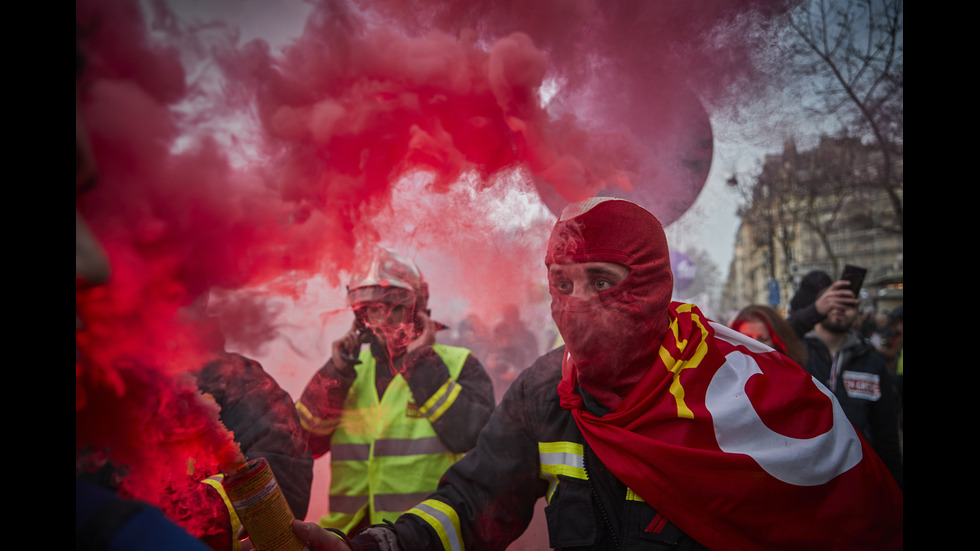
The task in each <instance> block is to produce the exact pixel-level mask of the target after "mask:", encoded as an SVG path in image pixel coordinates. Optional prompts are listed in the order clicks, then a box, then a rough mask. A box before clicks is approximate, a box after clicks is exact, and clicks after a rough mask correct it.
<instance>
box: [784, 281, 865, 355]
mask: <svg viewBox="0 0 980 551" xmlns="http://www.w3.org/2000/svg"><path fill="white" fill-rule="evenodd" d="M849 286H850V282H848V281H845V280H840V281H833V280H831V279H830V276H829V275H827V272H823V271H820V270H814V271H812V272H810V273H808V274H806V275H805V276H803V280H802V281H801V282H800V288H799V289H798V290H797V291H796V294H795V295H793V298H792V299H791V300H790V303H789V307H790V310H789V323H790V325H792V327H793V330H794V331H795V332H796V335H797V336H798V337H800V338H803V336H804V335H806V334H807V332H808V331H810V330H811V329H813V326H814V325H816V324H817V323H819V322H820V321H822V320H823V319H824V318H826V317H827V314H829V313H830V310H831V309H833V308H835V307H850V306H853V307H857V304H858V299H857V297H855V296H854V293H852V292H851V290H850V289H848V288H847V287H849Z"/></svg>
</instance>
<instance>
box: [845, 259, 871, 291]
mask: <svg viewBox="0 0 980 551" xmlns="http://www.w3.org/2000/svg"><path fill="white" fill-rule="evenodd" d="M867 273H868V270H867V269H865V268H862V267H860V266H852V265H850V264H845V265H844V270H843V271H842V272H841V274H840V278H841V279H843V280H846V281H849V282H850V283H851V284H850V286H848V289H850V290H851V292H852V293H854V296H855V297H860V295H859V294H858V293H860V292H861V285H863V284H864V276H865V275H866V274H867Z"/></svg>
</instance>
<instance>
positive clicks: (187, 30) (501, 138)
mask: <svg viewBox="0 0 980 551" xmlns="http://www.w3.org/2000/svg"><path fill="white" fill-rule="evenodd" d="M780 4H781V3H780V2H761V1H760V2H733V3H730V4H729V3H720V2H712V1H704V2H695V3H692V2H679V1H678V2H647V1H635V2H585V1H583V2H567V1H557V0H549V1H539V2H513V3H505V2H490V1H487V2H466V3H460V2H429V3H425V4H418V3H411V5H410V4H409V3H403V2H372V3H370V4H369V6H370V8H371V10H372V11H369V12H368V11H364V12H362V11H360V10H359V8H361V7H367V6H368V4H365V5H364V6H361V5H360V4H359V3H346V2H340V1H322V2H318V3H316V4H315V6H314V7H313V10H312V13H311V16H310V18H309V20H308V21H307V24H306V27H305V30H304V32H303V33H302V35H301V36H299V37H297V38H295V40H293V41H292V42H291V43H290V45H289V46H288V47H286V48H284V49H283V50H282V51H281V52H273V51H271V49H270V47H269V46H268V44H266V43H264V42H262V41H252V42H248V43H245V44H239V43H238V42H237V40H236V35H235V34H234V33H229V34H227V35H224V38H222V39H221V40H218V41H217V42H216V43H213V42H212V43H208V42H206V41H203V40H198V39H199V38H200V37H201V36H203V35H204V34H206V33H207V32H213V31H214V30H215V29H216V28H218V27H216V26H214V25H200V26H193V25H191V24H189V23H188V22H186V21H181V20H180V19H179V18H177V17H176V14H173V13H171V12H169V11H168V9H167V6H166V5H165V4H163V3H160V2H156V3H153V4H151V6H152V7H153V8H155V14H154V18H153V21H154V22H155V23H157V25H155V26H154V27H152V28H148V27H147V25H146V23H145V22H144V18H143V15H142V14H141V12H140V10H139V8H138V7H137V5H136V4H134V3H130V2H126V1H123V0H80V1H79V2H77V3H76V23H77V25H78V30H79V36H80V37H81V40H80V43H81V44H82V45H83V48H84V51H85V54H86V67H85V70H84V72H83V74H82V77H81V79H80V80H79V83H78V87H77V89H78V101H79V108H80V110H81V112H82V114H83V118H84V120H85V123H86V126H87V130H88V133H89V135H90V138H91V141H92V145H93V150H94V156H95V160H96V163H97V166H98V172H99V183H98V185H97V187H96V188H95V189H94V190H93V191H92V192H90V193H89V194H87V195H86V196H84V197H81V198H78V199H77V201H76V203H77V206H78V208H79V210H80V212H82V214H83V215H84V216H85V218H86V219H87V220H88V221H89V223H90V224H91V226H92V228H93V230H94V232H95V233H96V235H97V236H98V237H99V238H100V239H101V241H102V243H103V245H104V246H105V249H106V251H107V253H108V256H109V258H110V261H111V265H112V270H113V273H112V280H111V282H110V284H109V285H108V286H106V287H104V288H101V289H97V290H93V291H89V292H86V293H82V294H77V295H76V310H77V312H78V314H79V315H80V316H81V317H82V318H83V319H84V320H85V324H86V327H85V330H84V331H83V332H81V333H76V344H77V347H78V350H79V354H80V356H79V357H80V360H79V361H78V362H76V452H79V450H82V449H86V448H93V447H95V448H106V447H109V448H112V449H113V450H114V452H115V453H116V456H117V458H120V459H121V460H122V461H123V462H126V463H127V464H128V465H129V467H130V469H131V470H130V476H129V478H128V482H127V484H128V489H129V491H130V492H131V493H133V494H134V495H137V496H138V497H141V498H144V499H146V500H147V501H151V502H153V503H157V504H160V505H161V506H162V507H164V508H165V509H166V510H168V511H172V510H174V509H175V506H174V505H173V504H174V503H175V502H176V501H179V499H180V498H175V497H174V496H173V493H174V492H180V491H182V490H187V491H191V488H192V487H193V484H191V483H190V482H188V481H187V479H188V477H187V474H188V462H189V461H190V463H192V464H193V469H192V473H193V475H192V476H191V477H190V479H191V482H196V481H197V480H199V479H200V478H201V477H202V476H205V475H207V474H212V473H214V472H217V470H218V469H220V468H221V466H222V465H225V464H227V463H228V462H234V460H235V449H234V446H233V445H230V444H229V441H228V435H227V434H224V433H223V432H222V430H221V427H220V426H216V425H217V424H216V423H215V422H214V421H215V418H214V411H213V407H211V406H210V405H209V404H208V403H207V402H206V401H204V402H201V401H200V400H198V398H197V397H195V396H194V392H193V390H194V389H193V388H192V386H191V385H189V383H187V382H186V381H185V380H184V379H183V378H182V377H181V374H183V373H186V372H189V371H193V370H195V369H198V368H200V367H201V366H203V364H204V363H205V361H206V360H207V359H208V358H209V357H210V356H211V354H212V353H213V352H214V349H215V343H214V342H213V341H212V340H210V338H209V335H212V334H213V332H214V328H211V327H203V326H201V325H200V324H201V323H203V322H202V321H201V319H200V318H194V317H189V316H187V315H184V313H185V310H186V309H188V308H189V307H191V305H192V304H194V302H195V301H197V300H198V299H199V298H200V297H201V296H203V295H205V294H206V293H208V292H209V290H211V289H228V290H238V289H246V288H249V289H262V293H265V294H266V295H267V296H272V297H282V296H285V297H290V296H297V295H298V294H300V293H301V292H302V289H303V286H304V285H305V282H306V281H307V279H308V278H309V277H311V276H313V275H322V276H324V277H326V278H327V280H328V281H329V282H330V283H331V284H333V285H335V286H337V285H339V284H340V283H342V273H343V272H344V271H347V270H349V268H350V267H351V265H352V263H353V258H354V256H355V254H356V252H357V251H358V247H361V246H369V245H372V244H374V243H376V242H379V241H387V242H392V241H396V242H398V243H399V244H401V245H404V246H408V247H411V248H413V249H415V250H416V251H418V252H419V254H420V255H421V256H423V257H428V258H438V259H439V260H438V261H437V263H438V264H440V265H445V266H448V267H451V268H452V269H451V270H450V271H451V272H452V273H450V274H437V273H432V272H431V271H426V270H424V271H426V273H425V275H426V276H427V278H429V280H430V281H439V280H440V279H443V278H445V279H447V280H451V281H452V283H450V284H447V287H450V288H453V289H455V290H457V291H458V292H459V293H460V294H462V295H464V296H466V297H467V298H468V299H469V301H470V306H471V307H472V308H473V310H475V311H480V312H481V315H483V316H484V317H486V318H492V312H494V311H496V310H497V309H499V305H498V303H499V304H503V303H508V302H521V301H522V300H523V301H525V302H527V301H533V300H539V299H540V297H542V296H543V294H542V293H541V291H542V289H543V279H544V270H543V268H542V266H541V263H542V259H543V251H544V245H545V243H544V240H545V239H546V238H547V232H548V229H550V228H549V227H548V226H550V223H551V220H547V219H541V218H540V217H539V218H538V219H536V220H537V221H535V222H532V223H531V224H530V225H529V226H526V227H523V228H521V227H517V228H515V227H514V226H513V225H511V226H509V227H503V225H502V224H501V222H500V221H499V220H498V219H497V217H499V216H500V214H501V213H500V211H499V208H498V207H499V204H500V201H499V199H500V197H502V195H503V194H504V193H505V192H513V191H514V190H515V189H516V190H518V192H522V193H531V194H534V193H536V192H537V193H541V195H542V198H543V199H544V200H545V201H546V202H547V203H548V205H549V206H551V207H555V206H556V205H558V206H560V204H562V203H563V202H567V201H572V200H579V199H583V198H586V197H589V196H592V195H594V194H595V193H597V192H600V191H601V190H605V192H607V193H613V194H615V193H617V192H629V191H631V190H634V189H636V188H640V187H644V186H646V188H649V189H650V190H653V191H654V192H655V193H652V196H654V197H659V199H657V204H654V205H649V204H648V205H647V206H648V207H649V208H651V210H654V212H656V213H658V215H659V216H660V217H661V219H662V220H663V221H664V222H665V223H669V221H670V220H673V219H674V218H676V217H677V216H678V215H679V214H680V213H681V212H683V210H684V209H686V208H687V207H688V206H689V205H690V204H691V202H693V200H694V198H695V197H696V196H697V192H698V191H699V190H700V186H701V185H702V184H703V178H704V176H705V175H706V173H707V164H706V163H709V162H710V150H711V145H710V128H705V126H706V125H707V118H706V115H705V114H704V113H703V111H699V110H698V108H699V107H700V104H697V102H694V103H695V104H697V106H696V107H697V108H691V107H690V105H691V102H690V101H687V100H686V99H684V98H689V97H691V92H690V91H691V90H693V91H695V92H696V93H697V95H698V96H699V97H701V98H703V99H705V101H707V102H714V101H720V98H723V97H724V94H725V93H726V92H731V91H732V90H742V89H743V84H744V83H746V82H751V78H749V77H750V76H751V74H752V73H751V67H750V66H748V65H746V64H745V63H744V62H745V61H746V60H747V55H746V52H747V50H746V48H745V47H743V46H740V45H739V44H740V43H738V42H734V41H732V40H730V39H731V38H732V37H733V36H737V33H734V32H732V31H731V30H732V29H733V28H735V27H734V26H736V24H738V23H739V22H742V23H745V22H746V21H749V20H750V19H749V18H746V16H744V15H742V16H741V17H736V15H737V14H738V13H743V14H744V13H747V12H750V11H753V10H756V11H758V12H759V13H764V12H767V11H769V10H770V9H778V8H779V5H780ZM736 8H737V9H736ZM718 29H722V30H721V31H719V30H718ZM219 30H220V28H219ZM168 44H169V45H170V46H166V45H168ZM206 44H210V45H209V46H207V47H209V48H211V51H210V54H209V55H210V56H211V57H213V59H214V60H216V61H217V64H218V66H219V67H220V70H221V75H222V78H223V81H222V83H221V88H220V93H219V94H214V90H213V89H211V88H207V87H205V85H204V84H203V83H202V82H201V81H200V80H197V79H196V78H192V77H191V76H189V72H188V67H186V66H185V59H186V58H183V57H182V55H184V56H186V55H187V53H188V52H187V50H186V48H189V47H190V46H199V47H202V48H203V47H204V45H206ZM178 46H182V47H184V48H185V50H183V51H182V50H181V48H179V47H178ZM196 53H197V54H198V55H200V54H201V50H198V51H197V52H196ZM543 87H544V89H547V90H557V92H558V93H557V95H555V96H554V97H553V98H552V99H551V102H550V103H547V104H546V103H545V101H544V100H545V99H546V98H544V97H543V95H544V93H545V92H544V91H543ZM202 98H203V99H204V100H206V101H203V102H201V103H197V104H195V105H197V106H198V107H197V108H196V110H191V111H188V110H186V109H183V108H182V107H181V105H182V104H181V102H193V101H197V100H201V99H202ZM677 98H682V99H681V100H678V99H677ZM678 102H680V103H678ZM200 105H204V106H205V107H204V108H203V110H202V108H201V107H200ZM678 105H681V107H682V108H678V107H677V106H678ZM664 106H667V107H664ZM637 109H639V110H640V113H646V120H645V119H644V117H643V116H641V115H638V114H637V112H636V110H637ZM685 110H686V111H685ZM236 111H237V112H239V113H240V114H241V115H244V114H247V113H251V114H254V121H252V122H253V124H251V125H250V124H247V123H246V124H242V125H241V126H240V127H238V130H236V132H237V133H236V134H235V140H236V141H235V142H233V145H232V146H229V145H227V144H223V143H222V142H220V141H218V140H217V139H214V138H211V137H208V136H204V137H201V136H199V135H198V136H197V137H194V138H191V139H188V138H187V136H186V131H187V130H188V128H190V130H199V129H200V128H206V126H205V125H206V123H208V122H209V117H210V116H211V115H215V116H217V115H222V116H223V115H226V114H227V113H229V112H236ZM676 111H684V112H689V113H693V114H692V115H689V116H688V115H685V116H682V117H680V119H678V118H677V117H672V115H671V114H672V113H674V112H676ZM678 120H681V121H682V122H683V121H689V120H693V121H695V122H696V123H697V125H696V126H698V125H700V126H699V127H698V128H695V129H694V130H689V129H686V128H680V129H678V128H677V124H678V123H677V121H678ZM195 125H196V126H195ZM664 129H669V130H670V132H669V133H667V135H664V132H662V131H663V130H664ZM658 131H659V132H658ZM197 134H200V132H197ZM678 134H679V135H680V136H681V137H678ZM705 136H707V138H705ZM705 139H707V142H705ZM685 140H687V141H685ZM699 140H700V141H699ZM664 144H668V145H664ZM678 144H680V145H678ZM253 145H254V146H255V147H254V148H253V149H250V150H249V157H248V158H247V159H246V162H245V163H239V162H232V159H231V155H232V151H235V152H237V149H234V150H233V149H232V147H233V146H241V148H242V149H247V146H253ZM687 154H690V155H691V157H690V158H682V159H680V161H677V160H676V159H674V161H677V162H676V163H675V164H677V165H678V166H680V168H676V167H674V165H672V164H671V163H669V162H666V161H663V162H654V161H651V158H658V159H661V158H664V157H669V156H671V155H673V156H680V157H684V155H687ZM706 159H707V160H706ZM699 163H700V164H699ZM657 178H660V180H657ZM699 178H700V180H699ZM644 179H646V180H644ZM406 182H409V183H406ZM658 182H667V183H664V184H662V185H664V186H667V185H673V184H672V183H673V182H680V183H681V187H679V188H670V187H664V188H660V187H657V186H660V185H661V184H660V183H658ZM405 186H407V188H408V189H411V190H412V191H411V194H408V195H407V194H404V193H403V194H401V195H399V189H400V187H402V188H404V187H405ZM665 197H671V198H672V199H671V200H663V198H665ZM393 198H399V201H398V202H393ZM658 209H659V210H658ZM505 214H506V213H505ZM434 262H436V261H434ZM420 264H421V262H420ZM338 292H339V291H338ZM433 294H434V296H438V292H437V291H434V293H433ZM251 296H254V295H251ZM226 310H227V311H229V312H235V314H234V315H233V316H231V317H227V318H226V321H229V320H230V321H238V322H239V323H238V324H237V327H239V328H240V330H236V331H235V334H234V335H228V337H229V338H232V339H237V340H239V341H244V342H245V344H247V345H249V346H258V345H261V344H262V343H263V342H266V341H268V340H271V339H273V338H275V337H276V335H277V332H276V330H275V314H276V311H275V310H274V309H271V308H270V307H266V306H264V305H263V303H262V301H261V300H258V301H253V302H249V303H247V304H246V303H238V304H232V305H230V306H229V307H228V308H227V309H226ZM434 310H435V317H436V318H437V319H438V317H439V312H438V305H434ZM245 320H247V321H248V323H247V324H246V323H243V322H244V321H245ZM234 327H236V325H235V324H233V323H225V324H224V328H225V329H226V330H229V329H230V328H234ZM316 361H320V360H319V359H317V360H316ZM312 369H313V366H311V371H312ZM178 436H179V437H178ZM185 505H186V503H185ZM177 516H179V515H177Z"/></svg>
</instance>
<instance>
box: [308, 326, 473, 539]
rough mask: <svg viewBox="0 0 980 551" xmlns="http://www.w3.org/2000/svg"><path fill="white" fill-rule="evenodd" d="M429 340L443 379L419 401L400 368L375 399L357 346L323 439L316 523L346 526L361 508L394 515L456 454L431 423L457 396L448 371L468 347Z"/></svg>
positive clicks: (457, 366)
mask: <svg viewBox="0 0 980 551" xmlns="http://www.w3.org/2000/svg"><path fill="white" fill-rule="evenodd" d="M432 348H433V349H434V350H435V351H436V353H437V354H438V355H439V356H440V357H441V358H442V360H443V362H445V364H446V366H447V367H448V368H449V380H448V381H446V383H445V384H444V385H443V386H442V387H440V388H439V390H438V391H436V393H435V394H434V395H432V397H431V398H429V400H427V401H426V402H425V403H424V404H421V405H417V404H415V401H414V399H413V398H412V391H411V389H410V388H409V387H408V382H407V381H406V380H405V378H404V377H402V375H401V374H398V375H396V376H395V377H394V379H392V381H391V383H390V384H389V385H388V388H387V390H385V393H384V396H382V397H381V399H380V400H379V399H378V392H377V390H376V385H375V366H376V362H375V359H374V356H372V355H371V350H370V349H369V348H365V349H364V350H362V351H361V354H360V358H359V359H360V363H359V364H357V365H355V366H354V369H355V370H356V371H357V378H356V379H355V381H354V384H353V385H352V386H351V389H350V391H349V392H348V394H347V399H346V401H345V402H344V411H343V413H342V414H341V416H340V419H339V423H338V425H337V428H336V430H335V431H334V433H333V438H332V440H331V445H330V454H331V459H330V468H331V472H330V512H329V513H328V514H327V516H325V517H323V518H321V519H320V525H321V526H323V527H325V528H338V529H340V530H343V531H344V532H345V533H346V532H349V531H350V530H351V529H353V528H354V527H355V526H357V524H358V523H359V522H360V521H361V520H362V519H363V518H364V516H365V515H369V520H370V523H371V524H375V523H379V522H383V521H384V520H391V521H394V520H395V519H397V518H398V516H399V515H401V514H402V513H403V512H405V511H407V510H409V509H411V508H412V507H413V506H415V505H417V504H418V503H420V502H421V501H422V500H423V499H425V497H427V496H428V495H429V494H430V493H432V492H433V491H435V489H436V486H437V485H438V483H439V477H440V476H442V473H444V472H445V471H446V469H448V468H449V467H450V466H451V465H452V464H453V463H455V462H456V461H457V460H459V458H461V457H462V455H463V454H458V453H453V452H451V451H449V449H448V448H446V446H445V445H443V443H442V441H441V440H439V437H438V436H437V435H436V432H435V430H434V429H433V428H432V423H433V422H434V421H435V420H436V419H438V418H439V417H441V416H442V415H443V414H444V413H445V412H446V410H447V409H449V407H450V406H451V405H452V404H453V402H455V400H456V398H457V397H458V396H459V392H460V390H461V389H462V387H461V386H460V385H459V383H457V382H456V379H457V378H458V377H459V374H460V372H461V371H462V369H463V363H464V362H465V360H466V357H467V356H468V355H469V353H470V351H469V350H467V349H465V348H459V347H455V346H446V345H441V344H436V345H433V347H432Z"/></svg>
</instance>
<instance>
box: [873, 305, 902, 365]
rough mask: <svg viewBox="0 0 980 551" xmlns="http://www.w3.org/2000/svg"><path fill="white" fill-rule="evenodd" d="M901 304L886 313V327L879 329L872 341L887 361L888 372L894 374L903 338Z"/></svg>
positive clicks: (899, 357)
mask: <svg viewBox="0 0 980 551" xmlns="http://www.w3.org/2000/svg"><path fill="white" fill-rule="evenodd" d="M902 315H903V312H902V306H898V307H897V308H895V309H894V310H892V311H891V312H888V314H887V322H886V323H887V326H886V327H887V329H884V330H883V331H881V333H880V335H879V337H878V338H877V339H875V340H874V341H872V344H874V345H875V350H877V351H878V353H879V354H881V355H882V356H884V357H885V361H886V362H888V372H889V373H891V374H895V373H896V372H897V370H898V363H899V360H900V359H901V354H902V347H903V346H904V343H903V340H904V335H903V327H902Z"/></svg>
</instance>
